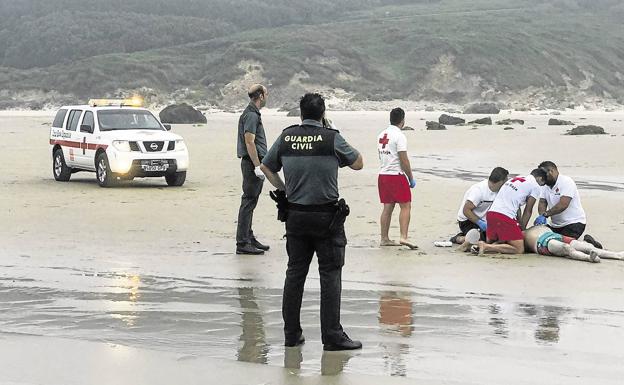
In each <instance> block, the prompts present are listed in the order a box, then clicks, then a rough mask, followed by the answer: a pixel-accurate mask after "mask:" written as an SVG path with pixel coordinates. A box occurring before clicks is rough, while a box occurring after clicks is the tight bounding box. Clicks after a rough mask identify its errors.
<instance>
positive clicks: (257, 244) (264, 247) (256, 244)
mask: <svg viewBox="0 0 624 385" xmlns="http://www.w3.org/2000/svg"><path fill="white" fill-rule="evenodd" d="M251 245H252V246H253V247H255V248H256V249H260V250H264V251H269V249H270V248H271V247H269V246H267V245H263V244H262V243H260V242H259V241H258V240H257V239H256V238H254V239H252V240H251Z"/></svg>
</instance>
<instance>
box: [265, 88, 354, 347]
mask: <svg viewBox="0 0 624 385" xmlns="http://www.w3.org/2000/svg"><path fill="white" fill-rule="evenodd" d="M300 108H301V119H302V123H301V125H296V126H291V127H288V128H286V129H285V130H284V131H283V132H282V134H281V135H280V137H279V138H278V139H277V141H276V142H275V143H274V144H273V146H272V147H271V149H270V150H269V152H268V153H267V155H266V156H265V157H264V159H263V161H262V166H261V169H262V171H263V172H264V173H265V174H266V176H267V178H268V180H269V181H270V182H271V184H273V185H274V186H275V187H277V189H278V190H281V191H284V190H285V192H286V194H285V195H286V197H287V200H288V202H287V203H285V205H286V206H287V219H286V239H287V243H286V251H287V253H288V269H287V270H286V280H285V283H284V294H283V302H282V316H283V318H284V335H285V345H286V346H297V345H301V344H303V343H304V341H305V339H304V337H303V333H302V329H301V323H300V312H301V300H302V297H303V287H304V284H305V280H306V276H307V274H308V269H309V267H310V262H311V261H312V257H313V255H314V253H315V252H316V255H317V258H318V263H319V275H320V283H321V334H322V341H323V349H324V350H327V351H333V350H352V349H360V348H361V347H362V344H361V343H360V342H359V341H353V340H351V339H350V338H349V336H347V334H346V333H345V332H344V331H343V329H342V325H341V324H340V297H341V292H342V276H341V274H342V266H343V265H344V259H345V246H346V244H347V238H346V236H345V232H344V221H345V218H346V216H347V215H348V206H346V204H345V203H344V200H339V195H338V168H340V167H345V166H349V167H350V168H352V169H354V170H360V169H362V167H363V163H362V156H361V155H360V153H359V152H358V151H357V150H355V149H354V148H353V147H351V146H350V145H349V144H348V143H347V142H346V141H345V140H344V138H343V137H342V136H341V135H340V133H339V132H338V131H337V130H334V129H331V128H326V127H324V126H323V121H324V117H325V101H324V100H323V97H322V96H321V95H319V94H306V95H304V96H303V98H301V101H300ZM282 168H283V169H284V176H285V180H286V183H285V184H284V182H283V181H282V179H281V178H280V177H279V175H278V174H277V173H278V172H279V171H280V170H281V169H282ZM282 194H283V193H282ZM278 195H279V194H278ZM282 203H284V202H282ZM279 206H280V205H279V204H278V207H279ZM281 215H282V216H283V215H284V213H281Z"/></svg>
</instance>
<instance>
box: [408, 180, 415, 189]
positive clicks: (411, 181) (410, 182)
mask: <svg viewBox="0 0 624 385" xmlns="http://www.w3.org/2000/svg"><path fill="white" fill-rule="evenodd" d="M409 184H410V188H414V187H416V181H415V180H414V179H410V180H409Z"/></svg>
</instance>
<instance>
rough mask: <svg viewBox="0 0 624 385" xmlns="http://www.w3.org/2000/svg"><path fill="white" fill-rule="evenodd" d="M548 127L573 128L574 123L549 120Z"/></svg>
mask: <svg viewBox="0 0 624 385" xmlns="http://www.w3.org/2000/svg"><path fill="white" fill-rule="evenodd" d="M548 125H549V126H573V125H574V123H572V122H570V121H569V120H561V119H555V118H551V119H550V120H549V121H548Z"/></svg>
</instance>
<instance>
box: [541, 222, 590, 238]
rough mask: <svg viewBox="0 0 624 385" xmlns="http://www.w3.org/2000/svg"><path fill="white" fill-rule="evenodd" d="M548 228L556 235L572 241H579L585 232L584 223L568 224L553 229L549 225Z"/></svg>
mask: <svg viewBox="0 0 624 385" xmlns="http://www.w3.org/2000/svg"><path fill="white" fill-rule="evenodd" d="M548 227H550V229H551V230H552V231H553V232H555V233H557V234H561V235H563V236H565V237H570V238H574V239H579V238H580V237H581V235H583V233H584V232H585V223H570V224H569V225H566V226H563V227H553V226H552V225H549V226H548Z"/></svg>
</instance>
